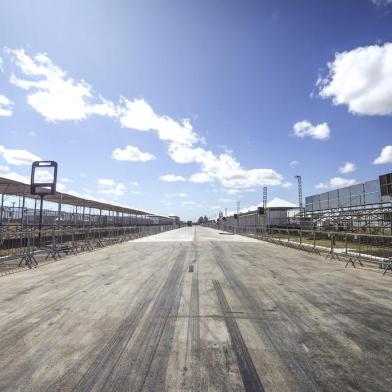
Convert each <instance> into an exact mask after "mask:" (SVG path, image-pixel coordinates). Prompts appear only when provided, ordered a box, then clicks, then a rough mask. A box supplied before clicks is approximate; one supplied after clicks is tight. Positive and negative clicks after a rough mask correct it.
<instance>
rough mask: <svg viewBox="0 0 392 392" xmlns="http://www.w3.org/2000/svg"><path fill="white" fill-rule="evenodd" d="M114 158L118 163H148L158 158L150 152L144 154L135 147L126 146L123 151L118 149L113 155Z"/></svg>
mask: <svg viewBox="0 0 392 392" xmlns="http://www.w3.org/2000/svg"><path fill="white" fill-rule="evenodd" d="M112 158H113V159H115V160H117V161H133V162H147V161H151V160H153V159H156V157H155V156H154V155H152V154H150V153H149V152H142V151H140V150H139V149H138V148H137V147H135V146H126V147H125V148H124V149H123V150H121V148H116V149H115V150H114V151H113V153H112Z"/></svg>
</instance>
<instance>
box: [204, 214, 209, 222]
mask: <svg viewBox="0 0 392 392" xmlns="http://www.w3.org/2000/svg"><path fill="white" fill-rule="evenodd" d="M203 221H204V223H208V218H207V216H206V215H204V218H203Z"/></svg>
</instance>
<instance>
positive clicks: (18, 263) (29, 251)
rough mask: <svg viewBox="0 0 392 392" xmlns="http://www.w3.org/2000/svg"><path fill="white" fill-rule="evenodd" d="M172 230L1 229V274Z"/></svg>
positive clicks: (171, 227) (147, 228) (13, 227)
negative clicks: (40, 262) (44, 261)
mask: <svg viewBox="0 0 392 392" xmlns="http://www.w3.org/2000/svg"><path fill="white" fill-rule="evenodd" d="M172 229H174V227H173V225H162V226H133V227H129V226H128V227H119V226H114V227H104V228H84V229H83V228H72V227H65V228H61V229H53V228H45V229H42V230H41V232H40V231H39V230H38V229H37V228H28V229H24V230H17V229H16V228H15V226H4V227H1V228H0V274H1V273H3V272H4V271H9V270H12V269H14V268H16V267H26V266H27V267H28V268H31V267H33V266H37V265H38V262H39V261H43V260H48V259H54V260H57V259H58V258H60V257H62V256H64V255H69V254H74V255H76V254H78V253H80V252H83V251H92V250H94V249H97V248H102V247H105V246H108V245H113V244H117V243H121V242H125V241H129V240H132V239H136V238H141V237H145V236H149V235H152V234H158V233H161V232H164V231H168V230H172Z"/></svg>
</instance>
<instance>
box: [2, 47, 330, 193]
mask: <svg viewBox="0 0 392 392" xmlns="http://www.w3.org/2000/svg"><path fill="white" fill-rule="evenodd" d="M6 52H7V53H8V54H10V55H11V56H12V57H13V59H14V61H15V63H16V65H17V66H18V67H19V69H20V71H21V73H22V75H23V78H22V77H17V76H15V75H12V76H11V82H12V83H14V84H15V85H17V86H19V87H20V88H22V89H24V90H26V91H28V95H27V100H28V103H29V104H30V105H31V106H32V107H33V108H34V109H35V110H37V111H38V112H39V113H41V114H42V115H43V116H44V117H45V118H46V119H47V120H48V121H60V120H84V119H86V118H87V117H88V116H89V115H91V114H99V115H102V116H108V117H113V118H115V119H117V120H118V121H119V122H120V124H121V126H123V127H126V128H130V129H135V130H139V131H153V132H156V133H157V135H158V137H159V138H160V139H161V140H163V141H165V142H167V143H168V149H169V155H170V157H171V158H172V159H173V160H174V161H175V162H177V163H197V164H199V165H200V166H201V171H199V172H197V173H195V174H193V175H192V176H191V177H190V181H192V182H195V183H203V182H214V181H218V182H220V183H221V184H222V185H223V186H224V187H228V188H242V189H246V188H251V187H255V186H260V185H281V184H283V177H282V176H281V175H280V174H279V173H277V172H276V171H275V170H273V169H269V168H267V169H264V168H255V169H244V168H243V167H242V166H241V165H240V163H239V162H238V161H237V160H236V159H235V158H234V157H233V155H232V154H231V152H228V151H226V152H225V153H223V154H219V155H216V154H214V153H213V152H212V151H209V150H207V149H204V148H201V147H198V146H196V144H197V143H201V144H205V140H204V138H203V137H201V136H200V135H198V134H197V133H196V132H194V131H193V128H192V125H191V123H190V121H189V120H187V119H183V120H181V121H176V120H174V119H173V118H171V117H169V116H165V115H158V114H156V113H155V112H154V110H153V109H152V107H151V106H150V105H149V104H148V103H147V102H146V101H145V100H144V99H134V100H129V99H127V98H124V97H121V99H120V101H119V103H118V104H114V103H113V102H111V101H108V100H105V99H104V98H102V97H99V96H97V95H96V94H95V93H94V92H93V90H92V87H91V86H90V85H89V84H87V83H86V82H85V81H83V80H81V81H75V80H74V79H72V78H69V77H68V76H67V74H66V72H65V71H64V70H62V69H61V68H60V67H58V66H56V65H55V64H54V63H53V62H52V61H51V59H50V58H49V57H48V56H47V55H46V54H42V53H38V54H37V55H36V56H34V57H30V56H28V55H27V54H26V53H25V51H24V50H23V49H17V50H11V49H6ZM321 125H322V124H321ZM131 147H132V146H131ZM133 152H134V151H130V152H129V151H124V150H121V149H116V150H115V151H113V157H114V158H115V159H129V156H130V157H132V158H133V157H134V154H133ZM142 154H148V153H142ZM143 157H144V159H146V160H147V157H148V159H152V155H151V154H150V155H148V156H147V155H143ZM184 180H185V179H184Z"/></svg>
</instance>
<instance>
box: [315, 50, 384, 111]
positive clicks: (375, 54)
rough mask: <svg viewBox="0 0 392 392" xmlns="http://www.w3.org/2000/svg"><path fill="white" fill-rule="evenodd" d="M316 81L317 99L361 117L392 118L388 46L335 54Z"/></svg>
mask: <svg viewBox="0 0 392 392" xmlns="http://www.w3.org/2000/svg"><path fill="white" fill-rule="evenodd" d="M328 69H329V73H328V76H327V77H325V78H319V80H318V81H317V85H318V86H319V93H320V96H321V97H323V98H331V99H332V101H333V103H334V105H346V106H348V109H349V111H350V112H351V113H355V114H361V115H369V116H372V115H388V114H392V43H385V44H384V45H371V46H365V47H359V48H356V49H353V50H351V51H345V52H341V53H336V54H335V60H334V61H332V62H330V63H328Z"/></svg>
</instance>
